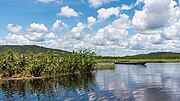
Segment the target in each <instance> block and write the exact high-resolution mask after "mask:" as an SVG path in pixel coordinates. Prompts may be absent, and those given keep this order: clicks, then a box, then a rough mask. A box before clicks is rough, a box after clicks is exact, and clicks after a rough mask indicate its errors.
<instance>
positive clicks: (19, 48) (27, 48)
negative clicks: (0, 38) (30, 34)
mask: <svg viewBox="0 0 180 101" xmlns="http://www.w3.org/2000/svg"><path fill="white" fill-rule="evenodd" d="M8 50H12V51H15V52H20V53H28V52H31V53H34V54H37V53H40V52H52V53H62V54H64V53H70V52H67V51H64V50H60V49H51V48H45V47H41V46H36V45H2V46H0V53H3V52H7V51H8Z"/></svg>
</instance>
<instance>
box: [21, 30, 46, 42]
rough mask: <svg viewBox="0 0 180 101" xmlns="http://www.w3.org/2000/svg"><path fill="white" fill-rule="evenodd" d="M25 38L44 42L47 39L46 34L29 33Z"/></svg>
mask: <svg viewBox="0 0 180 101" xmlns="http://www.w3.org/2000/svg"><path fill="white" fill-rule="evenodd" d="M24 37H25V38H27V39H28V40H30V41H44V40H45V39H44V38H45V34H44V33H40V32H29V33H28V34H26V35H25V36H24Z"/></svg>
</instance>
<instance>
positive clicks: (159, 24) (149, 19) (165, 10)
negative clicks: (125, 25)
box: [132, 0, 171, 31]
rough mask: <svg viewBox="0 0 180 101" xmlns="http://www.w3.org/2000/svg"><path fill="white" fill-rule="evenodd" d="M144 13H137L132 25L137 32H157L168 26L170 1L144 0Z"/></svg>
mask: <svg viewBox="0 0 180 101" xmlns="http://www.w3.org/2000/svg"><path fill="white" fill-rule="evenodd" d="M144 4H145V5H144V7H143V9H142V11H135V15H134V17H133V20H132V23H133V26H134V29H135V30H136V31H146V30H156V29H159V28H163V27H165V26H166V25H167V23H168V20H169V18H170V4H171V1H170V0H166V1H163V2H162V0H144Z"/></svg>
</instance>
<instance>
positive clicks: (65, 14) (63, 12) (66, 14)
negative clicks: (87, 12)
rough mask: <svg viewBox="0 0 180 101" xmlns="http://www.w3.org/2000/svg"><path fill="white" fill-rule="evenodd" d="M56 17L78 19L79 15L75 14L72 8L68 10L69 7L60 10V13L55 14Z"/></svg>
mask: <svg viewBox="0 0 180 101" xmlns="http://www.w3.org/2000/svg"><path fill="white" fill-rule="evenodd" d="M57 16H63V17H68V18H70V17H78V16H79V13H77V12H76V11H75V10H74V9H73V8H70V7H69V6H64V7H62V8H61V10H60V12H59V13H57Z"/></svg>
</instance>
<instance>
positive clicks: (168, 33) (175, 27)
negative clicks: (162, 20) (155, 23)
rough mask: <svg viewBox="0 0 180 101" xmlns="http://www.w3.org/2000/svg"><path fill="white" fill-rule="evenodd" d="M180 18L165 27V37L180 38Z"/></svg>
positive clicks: (170, 38)
mask: <svg viewBox="0 0 180 101" xmlns="http://www.w3.org/2000/svg"><path fill="white" fill-rule="evenodd" d="M179 28H180V19H179V21H178V22H176V23H174V24H172V25H171V26H168V27H167V28H165V29H164V34H163V35H164V37H165V38H166V39H168V40H173V39H176V40H179V39H180V29H179Z"/></svg>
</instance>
